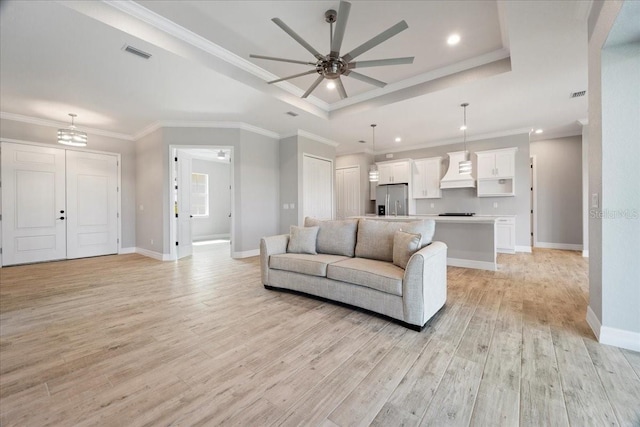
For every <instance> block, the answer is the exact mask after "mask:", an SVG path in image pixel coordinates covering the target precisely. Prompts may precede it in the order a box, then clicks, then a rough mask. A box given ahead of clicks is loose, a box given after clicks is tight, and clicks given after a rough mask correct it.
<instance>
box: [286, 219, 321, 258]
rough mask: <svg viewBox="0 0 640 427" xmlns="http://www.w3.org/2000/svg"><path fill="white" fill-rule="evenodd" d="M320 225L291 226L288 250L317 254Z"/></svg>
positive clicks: (295, 252) (297, 252)
mask: <svg viewBox="0 0 640 427" xmlns="http://www.w3.org/2000/svg"><path fill="white" fill-rule="evenodd" d="M317 237H318V227H298V226H296V225H292V226H291V233H290V237H289V244H288V245H287V252H290V253H294V254H316V253H317V252H316V238H317Z"/></svg>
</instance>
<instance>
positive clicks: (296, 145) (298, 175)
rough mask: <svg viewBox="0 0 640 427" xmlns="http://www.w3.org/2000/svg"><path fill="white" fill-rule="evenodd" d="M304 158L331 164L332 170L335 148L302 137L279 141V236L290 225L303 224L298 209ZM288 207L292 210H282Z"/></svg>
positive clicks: (301, 203) (300, 198) (287, 229)
mask: <svg viewBox="0 0 640 427" xmlns="http://www.w3.org/2000/svg"><path fill="white" fill-rule="evenodd" d="M305 154H309V155H312V156H317V157H322V158H325V159H329V160H332V161H333V162H334V170H335V158H336V149H335V147H332V146H330V145H327V144H324V143H322V142H318V141H315V140H312V139H309V138H306V137H303V136H291V137H289V138H284V139H282V140H280V159H279V165H280V185H279V189H280V202H279V206H278V209H279V211H280V225H279V230H280V233H288V232H289V228H290V226H291V225H301V224H302V223H303V222H304V218H303V217H302V216H303V212H302V206H303V203H304V197H305V195H304V194H303V189H304V182H303V176H304V175H303V159H304V155H305ZM334 175H335V173H334ZM334 178H335V177H334ZM334 193H335V191H334ZM292 203H293V205H294V208H293V209H284V207H283V205H284V204H287V205H290V204H292ZM334 214H335V202H334Z"/></svg>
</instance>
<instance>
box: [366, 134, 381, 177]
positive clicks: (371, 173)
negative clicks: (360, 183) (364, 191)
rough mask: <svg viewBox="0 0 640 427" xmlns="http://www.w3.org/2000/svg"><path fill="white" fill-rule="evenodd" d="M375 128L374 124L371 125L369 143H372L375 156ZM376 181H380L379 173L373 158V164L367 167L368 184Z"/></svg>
mask: <svg viewBox="0 0 640 427" xmlns="http://www.w3.org/2000/svg"><path fill="white" fill-rule="evenodd" d="M376 126H377V125H375V124H372V125H371V134H372V139H371V141H372V142H373V155H374V156H375V154H376ZM378 180H380V172H379V171H378V165H376V164H375V158H374V163H373V164H372V165H371V166H369V182H378Z"/></svg>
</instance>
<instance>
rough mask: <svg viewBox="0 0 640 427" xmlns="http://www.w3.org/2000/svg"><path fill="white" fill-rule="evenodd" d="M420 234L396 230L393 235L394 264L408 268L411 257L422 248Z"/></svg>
mask: <svg viewBox="0 0 640 427" xmlns="http://www.w3.org/2000/svg"><path fill="white" fill-rule="evenodd" d="M421 240H422V236H421V235H420V234H413V233H406V232H404V231H400V230H398V231H396V233H395V234H394V235H393V264H395V265H397V266H398V267H400V268H407V263H408V262H409V258H411V255H413V254H414V253H415V252H416V251H417V250H418V249H420V241H421Z"/></svg>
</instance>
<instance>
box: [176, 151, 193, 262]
mask: <svg viewBox="0 0 640 427" xmlns="http://www.w3.org/2000/svg"><path fill="white" fill-rule="evenodd" d="M177 158H178V164H177V171H176V173H177V185H178V192H177V203H178V209H177V212H176V215H177V218H176V219H177V225H178V227H177V231H178V232H177V236H176V237H177V242H178V245H177V247H176V249H177V257H178V259H180V258H184V257H186V256H189V255H191V254H192V253H193V243H192V238H191V171H192V161H193V158H192V157H191V155H189V154H188V153H186V152H184V151H182V150H178V154H177Z"/></svg>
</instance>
